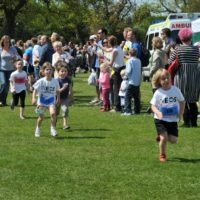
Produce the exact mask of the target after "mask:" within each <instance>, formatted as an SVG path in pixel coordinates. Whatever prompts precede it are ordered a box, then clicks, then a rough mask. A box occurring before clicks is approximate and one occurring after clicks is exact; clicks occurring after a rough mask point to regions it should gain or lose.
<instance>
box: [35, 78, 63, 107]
mask: <svg viewBox="0 0 200 200" xmlns="http://www.w3.org/2000/svg"><path fill="white" fill-rule="evenodd" d="M33 88H34V89H35V90H36V92H37V94H38V101H37V104H38V105H40V106H50V105H54V104H55V103H56V93H57V91H58V89H59V88H60V86H59V82H58V80H56V79H54V78H52V79H51V80H47V79H46V77H44V78H41V79H39V80H38V81H37V82H36V83H35V84H34V85H33Z"/></svg>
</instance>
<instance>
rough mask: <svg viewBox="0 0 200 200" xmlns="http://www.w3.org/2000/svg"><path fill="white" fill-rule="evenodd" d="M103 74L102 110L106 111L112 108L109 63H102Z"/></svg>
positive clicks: (101, 79)
mask: <svg viewBox="0 0 200 200" xmlns="http://www.w3.org/2000/svg"><path fill="white" fill-rule="evenodd" d="M100 70H101V75H100V77H99V80H98V81H99V83H100V84H101V88H102V97H103V108H102V109H101V110H100V111H101V112H106V111H109V110H110V100H109V94H110V67H109V65H108V64H107V63H102V64H101V65H100Z"/></svg>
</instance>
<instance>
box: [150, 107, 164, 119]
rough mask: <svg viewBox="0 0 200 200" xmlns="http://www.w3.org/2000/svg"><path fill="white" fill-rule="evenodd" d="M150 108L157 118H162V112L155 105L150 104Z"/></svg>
mask: <svg viewBox="0 0 200 200" xmlns="http://www.w3.org/2000/svg"><path fill="white" fill-rule="evenodd" d="M151 110H152V111H153V112H154V113H155V114H156V115H157V116H158V119H162V118H163V114H162V112H160V111H159V110H158V108H157V107H156V106H154V105H151Z"/></svg>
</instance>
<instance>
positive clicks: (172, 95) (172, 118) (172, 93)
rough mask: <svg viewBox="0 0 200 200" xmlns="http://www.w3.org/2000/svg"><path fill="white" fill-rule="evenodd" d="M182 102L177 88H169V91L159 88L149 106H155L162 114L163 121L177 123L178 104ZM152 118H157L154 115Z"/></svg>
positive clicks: (182, 99) (182, 98) (181, 96)
mask: <svg viewBox="0 0 200 200" xmlns="http://www.w3.org/2000/svg"><path fill="white" fill-rule="evenodd" d="M182 101H184V97H183V95H182V93H181V91H180V89H179V88H177V87H176V86H171V88H170V89H169V90H163V89H162V88H159V89H158V90H156V92H155V93H154V95H153V98H152V99H151V102H150V103H151V104H152V105H154V106H156V107H157V108H158V110H159V111H161V112H162V114H163V118H162V120H163V121H167V122H177V121H178V114H179V112H180V106H179V102H182ZM154 118H155V119H158V116H157V115H156V114H155V113H154Z"/></svg>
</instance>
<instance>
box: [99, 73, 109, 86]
mask: <svg viewBox="0 0 200 200" xmlns="http://www.w3.org/2000/svg"><path fill="white" fill-rule="evenodd" d="M99 83H100V84H101V86H102V89H109V88H110V74H109V73H108V72H106V73H101V74H100V77H99Z"/></svg>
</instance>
